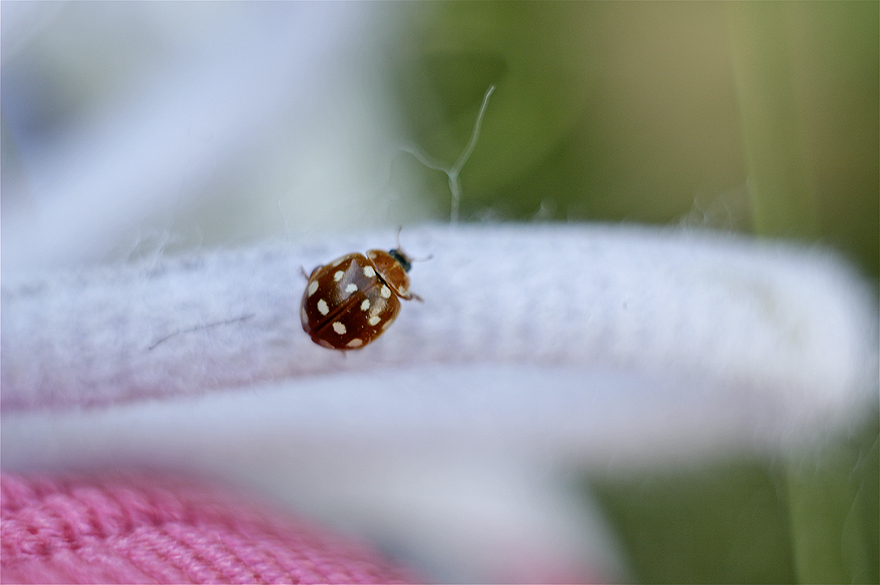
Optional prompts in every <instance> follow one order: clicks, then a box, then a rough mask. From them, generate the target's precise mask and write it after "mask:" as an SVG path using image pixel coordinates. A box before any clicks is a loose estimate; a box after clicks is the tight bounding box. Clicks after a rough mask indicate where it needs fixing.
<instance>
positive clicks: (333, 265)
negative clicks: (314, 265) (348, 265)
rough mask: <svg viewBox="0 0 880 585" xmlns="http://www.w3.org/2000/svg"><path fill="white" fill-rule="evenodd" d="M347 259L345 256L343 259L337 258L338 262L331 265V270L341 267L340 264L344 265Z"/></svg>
mask: <svg viewBox="0 0 880 585" xmlns="http://www.w3.org/2000/svg"><path fill="white" fill-rule="evenodd" d="M346 258H347V256H343V257H342V258H337V259H336V261H335V262H334V263H333V264H331V265H330V268H335V267H337V266H339V265H340V264H342V263H343V262H344V261H345V259H346Z"/></svg>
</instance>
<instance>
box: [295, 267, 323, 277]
mask: <svg viewBox="0 0 880 585" xmlns="http://www.w3.org/2000/svg"><path fill="white" fill-rule="evenodd" d="M323 266H324V265H323V264H320V265H318V266H315V269H314V270H312V274H314V273H315V272H317V271H318V269H319V268H322V267H323ZM299 271H300V274H302V275H303V278H305V279H306V280H308V279H310V278H311V277H312V274H309V273H308V272H306V268H305V266H303V265H302V264H300V267H299Z"/></svg>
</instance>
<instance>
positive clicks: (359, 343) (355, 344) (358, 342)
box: [346, 337, 364, 347]
mask: <svg viewBox="0 0 880 585" xmlns="http://www.w3.org/2000/svg"><path fill="white" fill-rule="evenodd" d="M363 344H364V341H363V339H358V338H357V337H355V338H354V339H352V340H351V341H349V342H348V343H347V344H346V345H347V346H348V347H360V346H362V345H363Z"/></svg>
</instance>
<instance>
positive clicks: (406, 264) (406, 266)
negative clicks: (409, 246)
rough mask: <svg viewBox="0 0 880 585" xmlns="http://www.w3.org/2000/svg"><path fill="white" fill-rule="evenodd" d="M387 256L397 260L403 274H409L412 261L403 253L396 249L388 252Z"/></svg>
mask: <svg viewBox="0 0 880 585" xmlns="http://www.w3.org/2000/svg"><path fill="white" fill-rule="evenodd" d="M388 255H389V256H391V257H392V258H394V259H395V260H397V262H398V263H400V265H401V266H402V267H403V270H404V271H405V272H409V271H410V270H411V269H412V261H411V259H410V257H409V256H407V255H406V254H404V253H403V251H401V250H397V249H394V250H388Z"/></svg>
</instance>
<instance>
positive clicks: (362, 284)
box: [300, 250, 421, 350]
mask: <svg viewBox="0 0 880 585" xmlns="http://www.w3.org/2000/svg"><path fill="white" fill-rule="evenodd" d="M410 262H411V259H410V258H409V256H407V255H406V254H404V253H403V252H402V251H400V250H390V251H388V252H385V251H383V250H370V251H368V252H367V255H366V256H364V255H363V254H359V253H353V254H346V255H345V256H342V257H341V258H337V259H336V260H334V261H333V262H331V263H330V264H327V265H324V266H318V267H317V268H315V269H314V270H313V271H312V273H311V275H309V282H308V284H307V285H306V290H305V292H304V293H303V298H302V305H301V307H300V317H301V318H302V326H303V329H304V330H305V332H306V333H308V334H309V336H310V337H311V338H312V341H314V342H315V343H317V344H318V345H321V346H323V347H326V348H329V349H342V350H346V349H359V348H361V347H364V346H365V345H367V344H369V343H370V342H372V341H374V340H375V339H376V338H377V337H379V336H380V335H382V333H384V332H385V330H386V329H388V327H389V326H390V325H391V323H393V322H394V319H395V318H397V314H398V313H399V312H400V300H399V299H403V300H406V301H408V300H412V299H418V300H421V299H420V298H419V297H418V295H415V294H413V293H411V292H410V291H409V276H407V272H409V270H410V268H411V263H410Z"/></svg>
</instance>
